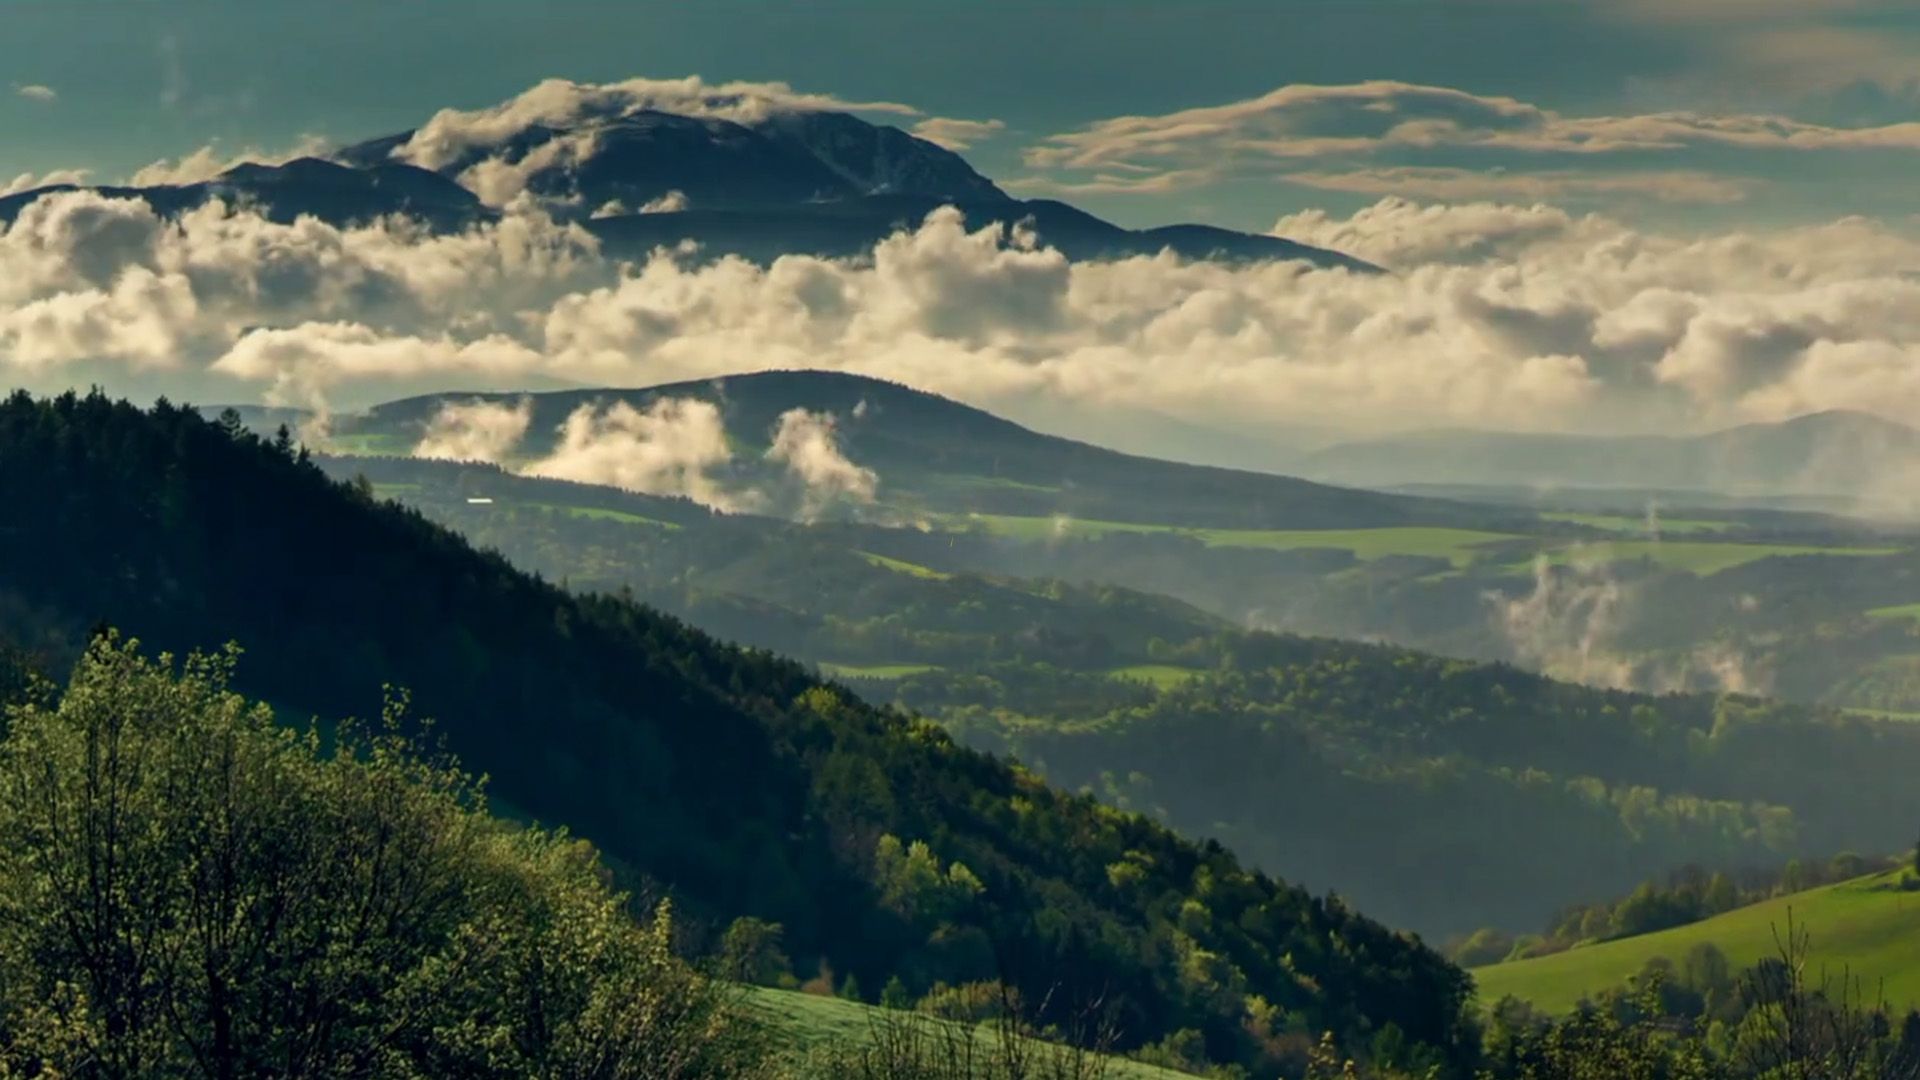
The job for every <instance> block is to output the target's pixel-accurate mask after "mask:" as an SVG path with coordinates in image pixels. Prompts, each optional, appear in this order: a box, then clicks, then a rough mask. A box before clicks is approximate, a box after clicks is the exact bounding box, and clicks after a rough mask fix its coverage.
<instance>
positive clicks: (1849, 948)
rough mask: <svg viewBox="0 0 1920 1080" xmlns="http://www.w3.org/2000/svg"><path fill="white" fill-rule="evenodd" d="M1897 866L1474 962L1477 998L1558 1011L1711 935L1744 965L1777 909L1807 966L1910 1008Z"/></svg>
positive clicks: (1768, 952) (1915, 938)
mask: <svg viewBox="0 0 1920 1080" xmlns="http://www.w3.org/2000/svg"><path fill="white" fill-rule="evenodd" d="M1900 873H1901V872H1891V873H1885V874H1876V875H1873V876H1871V877H1865V878H1857V879H1855V880H1853V881H1847V882H1842V883H1840V884H1838V885H1829V886H1826V887H1824V888H1819V889H1811V890H1808V891H1806V892H1802V893H1795V894H1794V895H1792V896H1783V897H1778V898H1776V899H1773V900H1768V901H1766V902H1765V903H1760V904H1754V905H1752V906H1750V907H1744V908H1740V909H1738V910H1736V911H1729V912H1727V913H1726V914H1724V915H1719V916H1716V917H1714V918H1711V919H1707V920H1705V921H1703V922H1697V923H1694V924H1692V925H1689V926H1681V927H1676V928H1674V929H1672V930H1664V931H1661V932H1660V933H1657V934H1645V935H1642V936H1640V937H1631V938H1622V939H1620V940H1617V941H1607V942H1601V943H1598V944H1594V945H1587V946H1584V947H1580V948H1574V949H1570V950H1568V951H1566V952H1563V953H1557V954H1555V955H1553V956H1543V957H1537V958H1535V959H1532V960H1519V961H1515V962H1512V963H1506V964H1493V965H1489V966H1487V967H1482V968H1475V969H1474V970H1473V972H1472V974H1473V977H1474V981H1475V982H1476V983H1477V984H1478V985H1479V990H1480V1002H1481V1004H1482V1005H1488V1006H1490V1005H1492V1004H1493V1003H1494V1002H1496V1001H1499V1000H1500V999H1501V998H1503V997H1507V996H1512V997H1516V998H1519V999H1521V1000H1523V1001H1527V1002H1531V1003H1532V1004H1533V1005H1535V1006H1537V1007H1539V1008H1542V1009H1546V1010H1549V1011H1552V1012H1565V1011H1567V1010H1568V1009H1571V1008H1573V1006H1574V1005H1576V1004H1578V1003H1579V1001H1580V999H1581V998H1583V997H1587V996H1590V995H1592V994H1595V993H1598V992H1599V991H1602V990H1605V989H1607V988H1609V987H1613V986H1618V985H1620V984H1621V983H1622V982H1623V981H1625V980H1626V979H1627V977H1628V976H1631V975H1635V974H1637V973H1639V971H1640V970H1641V969H1642V968H1643V967H1645V966H1646V963H1647V961H1649V960H1651V959H1653V958H1655V957H1665V958H1667V959H1669V960H1672V961H1673V962H1674V963H1676V964H1678V963H1679V962H1680V961H1681V959H1682V958H1683V957H1685V956H1686V953H1687V950H1689V949H1691V948H1693V947H1694V946H1695V945H1698V944H1700V943H1702V942H1711V943H1712V944H1713V945H1715V946H1717V947H1718V948H1719V949H1720V950H1721V951H1722V952H1724V953H1726V955H1727V959H1728V960H1729V961H1731V962H1732V964H1733V966H1734V967H1735V968H1736V969H1738V968H1745V967H1750V966H1752V965H1753V964H1754V963H1756V962H1758V961H1760V960H1762V959H1764V958H1766V957H1769V956H1772V955H1774V954H1775V951H1776V946H1775V939H1774V933H1775V930H1776V929H1778V930H1779V931H1780V932H1781V933H1784V932H1785V927H1786V922H1787V915H1788V913H1789V912H1791V913H1792V915H1793V920H1794V923H1795V925H1796V926H1797V927H1801V928H1804V929H1805V930H1806V931H1807V932H1808V934H1809V935H1810V937H1811V942H1812V949H1813V956H1812V962H1813V966H1814V967H1815V968H1825V969H1826V970H1827V971H1829V972H1831V973H1833V974H1835V975H1836V976H1838V974H1839V973H1840V972H1841V971H1843V970H1844V971H1851V972H1852V973H1853V974H1854V975H1855V976H1857V977H1859V978H1860V979H1861V981H1862V985H1863V986H1864V987H1865V989H1866V992H1867V995H1868V997H1869V998H1871V997H1874V996H1876V994H1877V991H1878V990H1879V989H1880V988H1882V987H1884V992H1885V994H1886V1001H1887V1004H1888V1005H1890V1006H1892V1007H1894V1008H1896V1009H1898V1010H1901V1011H1904V1010H1906V1009H1909V1008H1914V1007H1920V892H1904V891H1902V890H1901V889H1900V888H1899V884H1898V883H1899V878H1900Z"/></svg>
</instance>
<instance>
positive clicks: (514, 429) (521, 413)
mask: <svg viewBox="0 0 1920 1080" xmlns="http://www.w3.org/2000/svg"><path fill="white" fill-rule="evenodd" d="M532 422H533V399H532V398H525V397H523V398H521V399H520V400H518V401H516V402H514V403H512V404H510V405H509V404H506V403H504V402H497V401H486V400H484V399H479V398H476V399H474V400H473V401H467V402H459V401H447V402H442V403H441V405H440V408H439V409H438V410H437V411H435V412H434V414H433V418H432V419H431V420H429V421H427V430H426V434H425V435H424V436H423V437H422V438H421V440H420V442H419V444H418V445H416V446H415V447H414V448H413V456H414V457H417V458H439V459H441V460H446V461H484V462H487V463H489V464H494V465H497V464H499V463H500V462H501V461H502V460H503V459H504V458H506V457H507V456H508V455H509V454H511V453H512V452H513V451H514V449H515V448H516V447H518V446H519V445H520V441H521V440H522V439H524V438H525V437H526V434H527V427H528V425H529V424H531V423H532Z"/></svg>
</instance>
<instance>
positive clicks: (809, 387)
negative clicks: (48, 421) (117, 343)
mask: <svg viewBox="0 0 1920 1080" xmlns="http://www.w3.org/2000/svg"><path fill="white" fill-rule="evenodd" d="M523 399H524V400H525V401H526V402H527V404H528V407H529V409H530V414H529V415H530V421H529V423H528V425H527V436H526V440H525V442H524V443H523V444H522V445H521V446H519V447H518V448H517V451H516V452H517V453H518V454H519V455H523V456H527V457H537V456H539V455H543V454H546V453H550V452H551V451H552V450H553V449H554V446H555V443H556V442H557V440H558V432H559V430H560V428H561V425H562V424H563V422H564V421H565V420H566V419H567V417H568V416H569V415H571V414H573V413H574V412H575V410H578V409H582V408H595V407H605V406H607V405H610V404H612V403H613V402H616V401H624V402H626V403H628V404H630V405H632V406H634V407H635V408H641V409H645V408H647V407H648V406H650V405H652V404H653V403H655V402H658V401H661V400H666V399H681V400H689V399H690V400H699V401H708V402H712V403H713V404H714V405H715V406H716V407H717V408H718V409H719V411H720V418H721V421H722V423H723V424H724V425H725V427H726V434H727V438H728V441H729V442H730V443H732V444H734V445H735V446H737V447H740V448H744V449H746V450H748V451H750V452H749V453H743V454H740V455H739V456H738V457H737V458H736V459H735V460H734V461H733V462H732V463H731V464H730V466H729V467H730V469H733V470H737V471H739V472H740V473H741V474H742V475H738V476H735V477H732V479H734V480H736V481H738V482H740V483H741V484H742V485H745V484H748V483H752V482H759V483H761V484H766V483H768V482H769V481H770V478H769V477H767V476H759V475H755V473H754V470H755V469H756V468H758V469H768V468H770V467H769V466H768V465H767V463H766V462H765V461H764V459H763V454H764V452H765V451H766V449H767V448H768V443H769V441H770V439H771V438H772V435H773V432H774V429H775V427H776V426H777V424H778V421H779V418H780V416H781V414H782V413H785V412H787V411H788V410H790V409H806V410H809V411H811V412H815V413H823V414H826V415H828V416H831V417H833V418H834V421H835V435H836V437H837V439H838V442H839V446H840V448H841V449H842V450H843V451H844V452H845V453H846V455H847V457H848V459H849V460H851V461H852V462H853V463H854V464H856V465H859V466H861V467H863V468H867V469H871V470H873V471H874V472H875V474H876V475H877V476H878V479H879V498H880V500H881V502H882V503H885V504H887V505H890V506H893V507H894V508H896V509H897V510H900V511H903V512H915V513H930V514H934V515H939V514H954V513H983V514H1012V515H1056V514H1064V515H1069V516H1072V517H1075V518H1088V519H1097V520H1106V521H1119V522H1136V523H1151V524H1156V525H1166V524H1177V525H1186V526H1197V527H1214V528H1289V529H1331V528H1363V527H1380V526H1395V525H1429V526H1430V525H1472V526H1475V527H1484V526H1487V525H1489V524H1497V523H1499V522H1502V521H1507V522H1513V521H1520V520H1523V519H1531V517H1532V515H1531V514H1529V513H1527V512H1525V511H1515V510H1505V509H1498V508H1492V509H1490V508H1487V507H1479V506H1468V505H1465V504H1462V503H1455V502H1449V501H1445V500H1441V499H1424V498H1416V497H1413V496H1407V495H1386V494H1381V493H1379V492H1373V491H1360V490H1356V489H1353V488H1340V487H1329V486H1327V485H1324V484H1316V483H1311V482H1309V481H1306V480H1299V479H1295V478H1293V477H1290V476H1277V475H1274V474H1272V473H1258V472H1247V471H1243V470H1239V469H1222V468H1215V467H1211V466H1204V465H1187V464H1181V463H1177V462H1171V461H1162V460H1158V459H1155V458H1147V457H1138V456H1135V455H1132V454H1123V453H1120V452H1118V451H1115V450H1108V449H1105V448H1103V447H1099V446H1093V445H1090V444H1088V443H1083V442H1077V441H1075V440H1072V439H1065V438H1060V437H1059V436H1055V435H1047V434H1044V433H1041V432H1037V431H1033V430H1030V429H1028V428H1025V427H1022V426H1020V425H1019V424H1015V423H1013V422H1012V421H1009V420H1005V419H1002V418H1000V417H998V416H995V415H993V414H991V413H988V412H986V411H984V410H981V409H976V408H973V407H972V406H969V405H964V404H961V403H960V402H957V401H953V400H951V399H948V398H944V397H941V396H939V395H937V394H930V393H927V392H925V391H922V390H916V389H913V388H912V387H908V386H903V385H900V384H898V383H892V382H887V381H885V380H883V379H873V378H868V377H865V376H861V375H850V374H846V373H842V372H830V371H763V372H755V373H750V374H744V375H729V376H726V377H724V378H718V379H700V380H694V381H690V382H681V383H673V384H669V385H664V386H655V387H648V388H644V389H636V390H614V389H594V390H558V391H551V392H547V393H539V394H518V393H511V394H508V393H495V394H432V395H427V396H423V397H414V398H406V399H403V400H400V401H393V402H388V403H386V404H384V405H379V406H376V407H374V408H373V409H371V410H369V411H368V412H367V413H365V414H364V415H359V416H343V417H340V418H338V420H337V421H336V426H335V431H336V433H337V434H338V435H340V436H342V437H343V440H345V441H355V442H358V443H359V444H361V445H366V446H371V447H374V448H377V449H379V450H381V451H383V452H390V453H398V454H404V453H407V452H408V451H410V450H411V449H412V448H413V447H414V446H415V445H416V444H417V443H419V441H420V439H421V436H422V435H423V434H425V432H426V430H427V425H428V424H429V423H430V422H431V421H432V420H433V418H434V416H435V415H436V414H438V413H439V412H440V410H441V409H442V408H443V407H444V406H446V405H447V404H449V403H454V404H460V403H466V402H471V401H474V400H489V401H494V402H498V403H502V404H511V403H514V402H517V401H520V400H523ZM275 422H277V421H275ZM772 469H773V471H774V472H777V471H778V470H777V467H772Z"/></svg>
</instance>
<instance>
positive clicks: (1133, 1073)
mask: <svg viewBox="0 0 1920 1080" xmlns="http://www.w3.org/2000/svg"><path fill="white" fill-rule="evenodd" d="M746 1005H747V1008H748V1009H750V1010H752V1011H753V1012H755V1013H757V1014H758V1015H760V1016H761V1017H763V1018H765V1020H766V1022H767V1024H768V1025H769V1027H771V1028H772V1030H773V1031H775V1032H777V1033H778V1034H779V1037H780V1041H781V1043H782V1044H783V1045H784V1046H785V1047H786V1049H787V1052H788V1053H789V1054H793V1055H795V1056H802V1057H803V1056H804V1055H805V1054H806V1052H807V1051H808V1050H810V1049H812V1048H814V1047H818V1046H825V1045H828V1044H832V1043H842V1044H845V1043H862V1042H866V1041H867V1040H869V1039H870V1038H871V1037H872V1036H873V1033H874V1031H875V1030H876V1028H877V1027H879V1026H880V1025H884V1024H887V1023H889V1022H890V1020H894V1019H896V1017H894V1016H891V1015H890V1014H889V1013H888V1012H886V1011H885V1010H883V1009H881V1008H879V1007H877V1006H873V1005H863V1004H861V1003H860V1002H857V1001H847V1000H845V999H844V998H837V997H825V996H823V995H819V994H803V993H801V992H799V991H797V990H775V989H773V988H771V987H765V986H756V987H752V988H750V989H748V990H747V999H746ZM897 1019H905V1020H908V1021H909V1022H911V1020H912V1019H913V1018H912V1017H911V1016H904V1017H898V1018H897ZM997 1037H998V1033H997V1032H995V1031H993V1030H992V1028H991V1027H990V1026H982V1027H981V1028H980V1029H978V1030H977V1031H976V1032H975V1034H974V1040H975V1045H976V1046H977V1047H979V1048H980V1050H981V1051H982V1052H985V1051H988V1050H990V1049H991V1047H992V1046H993V1044H994V1042H995V1040H996V1038H997ZM1033 1049H1034V1050H1035V1051H1038V1052H1042V1053H1044V1052H1045V1046H1044V1044H1040V1045H1035V1046H1034V1047H1033ZM1101 1075H1102V1076H1104V1077H1106V1078H1107V1080H1179V1078H1180V1077H1183V1076H1188V1075H1190V1074H1187V1073H1181V1072H1175V1071H1173V1070H1171V1069H1163V1068H1161V1067H1159V1066H1157V1065H1148V1064H1145V1063H1143V1062H1138V1061H1133V1060H1130V1059H1128V1058H1124V1057H1119V1056H1114V1057H1110V1058H1107V1059H1106V1062H1105V1071H1104V1072H1103V1073H1102V1074H1101Z"/></svg>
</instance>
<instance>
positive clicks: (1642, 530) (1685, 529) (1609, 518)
mask: <svg viewBox="0 0 1920 1080" xmlns="http://www.w3.org/2000/svg"><path fill="white" fill-rule="evenodd" d="M1540 516H1541V517H1543V518H1545V519H1546V520H1548V521H1561V522H1565V523H1567V524H1569V525H1586V526H1588V527H1590V528H1595V529H1606V530H1607V531H1609V532H1617V533H1623V534H1626V535H1628V536H1645V535H1646V534H1647V531H1648V530H1647V519H1646V518H1644V517H1631V516H1629V515H1626V514H1579V513H1572V512H1567V511H1558V510H1555V511H1548V512H1546V513H1543V514H1541V515H1540ZM1655 525H1656V526H1657V527H1658V529H1659V530H1660V532H1661V533H1662V534H1670V535H1676V536H1679V535H1688V534H1692V533H1717V532H1725V531H1727V530H1728V529H1731V528H1734V527H1735V526H1734V524H1733V523H1732V522H1728V521H1704V520H1696V519H1689V518H1672V519H1668V518H1656V519H1655Z"/></svg>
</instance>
